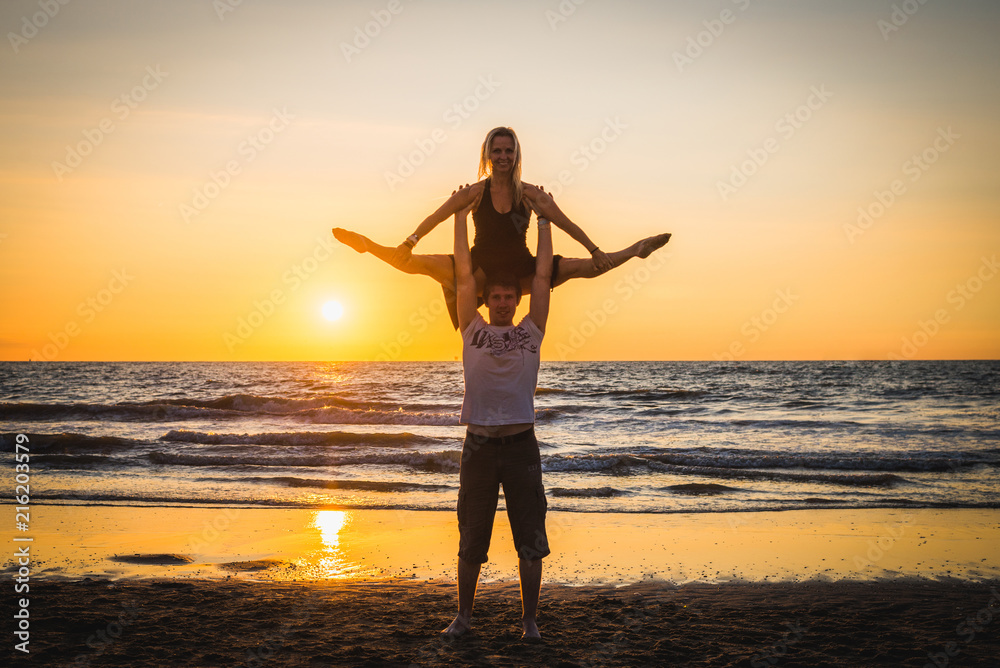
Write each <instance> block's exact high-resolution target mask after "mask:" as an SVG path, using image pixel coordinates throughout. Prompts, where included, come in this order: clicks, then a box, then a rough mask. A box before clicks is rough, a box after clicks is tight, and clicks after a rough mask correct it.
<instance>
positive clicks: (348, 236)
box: [333, 227, 652, 253]
mask: <svg viewBox="0 0 1000 668" xmlns="http://www.w3.org/2000/svg"><path fill="white" fill-rule="evenodd" d="M333 236H334V237H336V239H337V241H339V242H340V243H342V244H347V245H348V246H350V247H351V248H353V249H354V250H356V251H358V252H359V253H367V252H368V237H366V236H364V235H363V234H358V233H357V232H351V231H350V230H345V229H344V228H342V227H335V228H333ZM650 252H652V251H650Z"/></svg>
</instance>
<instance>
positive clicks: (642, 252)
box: [636, 232, 670, 259]
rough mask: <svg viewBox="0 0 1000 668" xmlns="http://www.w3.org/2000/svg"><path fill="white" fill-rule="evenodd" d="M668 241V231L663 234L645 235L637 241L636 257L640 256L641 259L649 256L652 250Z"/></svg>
mask: <svg viewBox="0 0 1000 668" xmlns="http://www.w3.org/2000/svg"><path fill="white" fill-rule="evenodd" d="M668 241H670V233H669V232H665V233H664V234H657V235H656V236H652V237H646V238H645V239H643V240H642V241H640V242H639V249H638V251H637V252H636V257H641V258H643V259H645V258H647V257H649V256H650V255H652V254H653V251H655V250H657V249H659V248H663V247H664V246H666V245H667V242H668Z"/></svg>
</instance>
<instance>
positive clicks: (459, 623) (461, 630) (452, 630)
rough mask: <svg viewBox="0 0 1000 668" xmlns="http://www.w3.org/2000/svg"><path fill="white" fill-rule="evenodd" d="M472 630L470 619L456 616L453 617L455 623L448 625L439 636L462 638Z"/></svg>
mask: <svg viewBox="0 0 1000 668" xmlns="http://www.w3.org/2000/svg"><path fill="white" fill-rule="evenodd" d="M471 630H472V617H466V616H464V615H461V614H460V615H458V616H457V617H455V621H453V622H452V623H451V624H449V625H448V628H446V629H445V630H444V631H442V632H441V635H443V636H446V637H448V638H458V637H460V636H464V635H465V634H466V633H469V632H470V631H471Z"/></svg>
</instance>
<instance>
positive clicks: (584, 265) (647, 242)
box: [555, 232, 670, 285]
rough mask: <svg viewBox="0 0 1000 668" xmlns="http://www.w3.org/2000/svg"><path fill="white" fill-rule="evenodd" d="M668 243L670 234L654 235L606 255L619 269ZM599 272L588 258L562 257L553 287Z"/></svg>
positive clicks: (591, 276)
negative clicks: (633, 259)
mask: <svg viewBox="0 0 1000 668" xmlns="http://www.w3.org/2000/svg"><path fill="white" fill-rule="evenodd" d="M668 241H670V233H669V232H668V233H664V234H656V235H654V236H651V237H646V238H645V239H640V240H639V241H636V242H635V243H634V244H632V245H631V246H629V247H628V248H623V249H621V250H620V251H615V252H614V253H608V257H610V258H611V263H612V265H614V266H615V267H620V266H621V265H623V264H625V263H626V262H628V261H629V260H631V259H632V258H634V257H639V258H647V257H649V256H650V255H652V254H653V252H654V251H656V250H657V249H659V248H663V247H664V246H666V245H667V242H668ZM600 274H601V272H600V271H598V270H597V267H596V266H595V264H594V261H593V260H592V259H590V258H578V257H564V258H562V260H561V261H560V262H559V275H558V276H556V279H555V285H562V284H563V283H565V282H566V281H568V280H569V279H571V278H593V277H594V276H599V275H600Z"/></svg>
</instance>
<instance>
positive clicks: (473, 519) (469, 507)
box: [443, 433, 500, 637]
mask: <svg viewBox="0 0 1000 668" xmlns="http://www.w3.org/2000/svg"><path fill="white" fill-rule="evenodd" d="M496 447H497V446H496V445H491V444H489V443H488V442H486V441H485V440H484V439H483V438H482V437H480V436H476V435H475V434H472V433H466V436H465V443H464V444H463V445H462V465H461V468H460V469H459V472H458V479H459V482H458V485H459V490H458V509H457V510H458V615H457V616H456V617H455V621H453V622H452V623H451V624H449V625H448V628H446V629H445V630H444V631H443V633H444V634H445V635H448V636H452V637H455V636H460V635H462V634H464V633H466V632H467V631H469V629H470V628H471V626H472V606H473V604H474V602H475V599H476V586H477V584H478V582H479V570H480V568H481V566H482V564H483V563H484V562H485V561H486V560H487V559H488V558H489V549H490V537H491V536H492V535H493V520H494V518H495V517H496V514H497V503H498V501H499V495H500V480H499V478H498V473H497V470H496V467H495V466H494V465H493V461H494V459H495V457H496Z"/></svg>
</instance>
